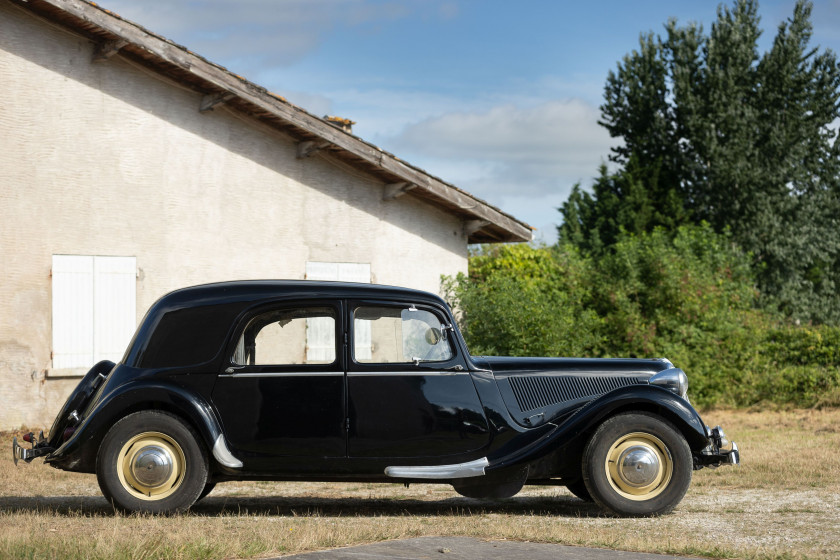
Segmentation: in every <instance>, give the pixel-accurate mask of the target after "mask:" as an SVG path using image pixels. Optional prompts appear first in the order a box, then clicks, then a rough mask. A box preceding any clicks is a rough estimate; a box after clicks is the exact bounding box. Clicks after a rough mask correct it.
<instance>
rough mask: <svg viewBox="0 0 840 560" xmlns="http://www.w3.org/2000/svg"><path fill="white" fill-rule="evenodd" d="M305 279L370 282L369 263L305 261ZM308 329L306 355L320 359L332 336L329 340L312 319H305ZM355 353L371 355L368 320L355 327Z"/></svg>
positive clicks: (362, 356) (361, 357)
mask: <svg viewBox="0 0 840 560" xmlns="http://www.w3.org/2000/svg"><path fill="white" fill-rule="evenodd" d="M306 279H307V280H327V281H332V282H336V281H337V282H363V283H368V284H369V283H370V264H369V263H333V262H317V261H310V262H307V263H306ZM307 324H308V330H307V333H306V343H307V347H308V349H309V350H308V353H307V357H309V358H311V359H320V358H321V354H320V352H322V351H323V350H322V349H323V348H324V347H325V346H328V345H331V344H332V337H331V338H330V340H329V342H327V341H326V339H324V338H323V337H324V336H325V335H323V334H321V330H319V328H318V327H316V326H314V325H313V324H312V319H309V320H308V321H307ZM354 336H355V339H356V340H355V349H356V350H355V354H356V357H357V358H360V359H368V360H369V359H370V357H371V354H372V352H371V331H370V322H369V321H363V322H362V323H361V324H360V325H358V326H357V328H356V329H355V335H354Z"/></svg>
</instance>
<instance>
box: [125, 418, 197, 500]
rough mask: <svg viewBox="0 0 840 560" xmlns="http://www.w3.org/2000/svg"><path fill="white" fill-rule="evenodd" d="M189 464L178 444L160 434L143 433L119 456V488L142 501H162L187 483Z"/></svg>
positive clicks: (129, 443) (130, 442)
mask: <svg viewBox="0 0 840 560" xmlns="http://www.w3.org/2000/svg"><path fill="white" fill-rule="evenodd" d="M186 465H187V461H186V459H185V458H184V451H183V450H182V449H181V446H180V445H178V443H177V442H176V441H175V440H174V439H172V438H171V437H169V436H168V435H166V434H162V433H160V432H143V433H142V434H137V435H136V436H134V437H133V438H131V439H130V440H128V441H127V442H126V444H125V445H123V446H122V449H120V453H119V455H118V456H117V476H118V477H119V479H120V484H122V486H123V488H125V489H126V491H128V493H129V494H131V495H132V496H134V497H136V498H139V499H141V500H150V501H154V500H162V499H163V498H166V497H167V496H170V495H171V494H172V493H173V492H175V491H176V490H177V489H178V488H179V487H180V486H181V483H182V482H183V481H184V472H185V469H186Z"/></svg>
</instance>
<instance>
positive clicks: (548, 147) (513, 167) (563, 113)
mask: <svg viewBox="0 0 840 560" xmlns="http://www.w3.org/2000/svg"><path fill="white" fill-rule="evenodd" d="M598 115H599V113H598V110H597V109H596V108H595V107H593V106H591V105H589V104H587V103H585V102H583V101H580V100H576V99H572V100H564V101H548V102H545V103H543V104H541V105H538V106H536V107H531V108H524V109H523V108H519V107H516V106H513V105H505V106H498V107H493V108H492V109H490V110H488V111H485V112H482V113H450V114H445V115H442V116H440V117H434V118H430V119H426V120H424V121H422V122H419V123H417V124H414V125H410V126H408V127H407V128H406V129H405V130H404V132H403V133H402V134H400V135H399V136H398V137H397V138H395V139H394V141H393V145H394V147H395V149H396V150H397V151H398V152H400V153H406V154H409V153H410V154H416V157H419V158H422V159H423V160H425V161H428V162H446V163H449V164H451V163H452V162H471V163H473V164H475V163H480V164H481V167H482V168H483V169H484V171H485V173H484V177H476V178H475V180H474V181H471V180H469V179H466V178H462V180H464V179H466V180H467V181H468V182H469V183H477V182H478V181H479V180H480V182H481V185H476V188H477V192H476V194H478V195H479V196H482V195H483V196H486V197H492V196H494V195H502V194H509V193H519V194H520V195H544V194H547V193H549V192H554V191H557V190H562V191H568V190H569V189H570V188H571V185H572V184H574V183H575V182H578V181H584V182H588V181H589V179H590V178H591V177H592V176H594V175H595V174H596V172H597V169H598V166H599V165H600V164H601V162H602V161H603V160H605V159H606V156H607V155H608V153H609V148H610V146H611V145H612V144H613V143H614V142H613V141H612V139H611V138H610V137H609V134H608V133H607V132H606V131H605V130H604V129H603V128H602V127H601V126H600V125H598V122H597V121H598ZM430 165H434V163H430ZM447 167H450V165H447Z"/></svg>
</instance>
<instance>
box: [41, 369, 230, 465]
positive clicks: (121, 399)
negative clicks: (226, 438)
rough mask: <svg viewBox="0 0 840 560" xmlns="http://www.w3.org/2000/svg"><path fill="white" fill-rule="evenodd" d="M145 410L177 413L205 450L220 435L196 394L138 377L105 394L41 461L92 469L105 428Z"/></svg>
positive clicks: (210, 412) (170, 384) (211, 446)
mask: <svg viewBox="0 0 840 560" xmlns="http://www.w3.org/2000/svg"><path fill="white" fill-rule="evenodd" d="M148 409H155V410H167V411H169V412H172V413H174V414H177V415H179V416H181V417H182V418H183V419H184V420H186V421H187V422H189V423H190V424H191V425H192V426H193V428H195V429H196V431H197V432H198V433H199V435H200V436H201V439H202V440H203V441H204V444H205V445H206V446H207V450H208V451H210V450H213V449H214V446H216V445H217V442H218V439H219V436H221V435H222V429H221V426H220V424H219V421H218V419H217V418H216V415H215V413H214V412H213V409H212V408H211V407H210V405H209V404H208V403H207V402H206V401H205V400H204V398H203V397H201V396H200V395H198V394H196V393H194V392H193V391H190V390H188V389H185V388H184V387H181V386H179V385H176V384H174V383H169V382H166V381H153V382H150V381H149V380H139V381H134V382H128V383H125V384H123V385H121V386H119V387H117V388H116V389H114V390H113V391H111V392H110V393H108V394H107V395H105V396H104V397H103V398H102V400H100V401H99V402H97V403H96V405H95V406H94V407H93V408H92V409H91V410H90V411H89V412H88V413H87V414H86V416H85V418H84V419H83V420H82V422H81V423H80V424H79V426H78V428H76V431H75V432H73V434H72V435H71V436H70V437H69V438H68V439H67V441H65V442H64V443H63V444H62V445H61V447H59V448H58V449H57V450H56V451H55V452H53V453H52V454H50V455H49V456H48V457H47V458H46V459H45V462H47V463H51V464H52V465H53V466H55V467H57V468H61V469H64V470H72V471H79V472H94V470H95V468H96V454H97V452H98V449H99V443H100V442H101V441H102V438H103V437H105V434H106V433H107V431H108V429H110V427H111V426H113V425H114V424H115V423H116V422H117V421H118V420H120V419H121V418H123V417H124V416H126V415H128V414H131V413H133V412H137V411H139V410H148Z"/></svg>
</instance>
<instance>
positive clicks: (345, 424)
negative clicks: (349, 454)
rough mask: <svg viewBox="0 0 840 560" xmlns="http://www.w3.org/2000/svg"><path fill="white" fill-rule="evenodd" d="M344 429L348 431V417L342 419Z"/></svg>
mask: <svg viewBox="0 0 840 560" xmlns="http://www.w3.org/2000/svg"><path fill="white" fill-rule="evenodd" d="M344 429H345V430H347V431H348V432H349V431H350V419H349V418H345V419H344Z"/></svg>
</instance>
